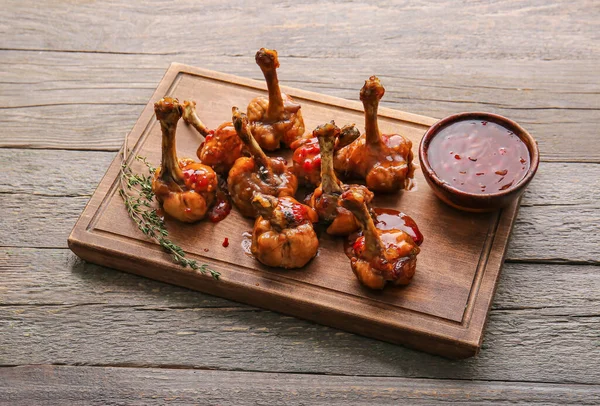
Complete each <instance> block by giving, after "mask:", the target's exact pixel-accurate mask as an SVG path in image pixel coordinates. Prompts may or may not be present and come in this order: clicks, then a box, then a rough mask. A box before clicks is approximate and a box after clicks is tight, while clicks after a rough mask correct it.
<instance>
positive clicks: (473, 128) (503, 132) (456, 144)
mask: <svg viewBox="0 0 600 406" xmlns="http://www.w3.org/2000/svg"><path fill="white" fill-rule="evenodd" d="M427 159H428V161H429V165H430V166H431V169H433V171H434V172H435V173H436V175H437V176H438V178H440V179H441V180H442V181H443V182H445V183H446V184H448V185H449V186H452V187H454V188H456V189H458V190H462V191H464V192H467V193H473V194H487V193H496V192H500V191H502V190H506V189H508V188H510V187H511V186H513V185H515V184H517V183H518V182H519V181H520V180H521V179H523V177H525V174H526V173H527V171H528V170H529V165H530V157H529V151H528V150H527V146H526V145H525V143H524V142H523V141H522V140H521V139H520V138H519V136H518V135H516V134H515V133H513V132H512V131H511V130H509V129H507V128H505V127H503V126H501V125H499V124H496V123H493V122H491V121H479V120H464V121H459V122H456V123H452V124H450V125H448V126H447V127H444V128H442V129H441V130H440V132H439V133H438V134H437V135H436V136H435V137H433V139H432V140H431V142H430V144H429V147H428V148H427Z"/></svg>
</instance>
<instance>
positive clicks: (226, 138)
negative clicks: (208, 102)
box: [183, 100, 244, 174]
mask: <svg viewBox="0 0 600 406" xmlns="http://www.w3.org/2000/svg"><path fill="white" fill-rule="evenodd" d="M183 119H184V121H185V122H186V123H188V124H189V125H191V126H193V127H194V128H195V129H196V130H197V131H198V132H199V133H200V134H201V135H203V136H204V142H203V143H202V144H200V146H199V147H198V151H196V155H198V159H200V162H202V163H203V164H205V165H208V166H210V167H212V168H213V169H214V170H215V172H217V173H219V174H227V172H228V171H229V170H230V169H231V167H232V166H233V164H234V163H235V161H236V160H237V159H238V158H239V157H241V156H242V155H243V153H244V143H243V142H242V140H240V137H238V135H237V133H236V132H235V128H233V124H232V123H231V122H225V123H223V124H221V125H220V126H219V127H218V128H217V129H216V130H214V131H213V130H209V129H208V127H206V126H205V125H204V123H203V122H202V120H200V117H198V114H197V113H196V102H195V101H188V100H185V101H184V102H183Z"/></svg>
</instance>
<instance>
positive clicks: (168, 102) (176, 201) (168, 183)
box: [152, 97, 217, 223]
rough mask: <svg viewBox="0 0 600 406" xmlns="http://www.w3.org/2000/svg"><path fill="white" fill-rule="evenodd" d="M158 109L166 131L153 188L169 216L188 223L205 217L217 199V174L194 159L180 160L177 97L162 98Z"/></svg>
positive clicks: (157, 105) (163, 131)
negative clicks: (176, 142) (177, 146)
mask: <svg viewBox="0 0 600 406" xmlns="http://www.w3.org/2000/svg"><path fill="white" fill-rule="evenodd" d="M154 112H155V113H156V118H157V120H158V121H160V127H161V130H162V161H161V166H160V167H159V168H158V169H157V170H156V172H155V173H154V178H153V180H152V190H153V192H154V194H155V195H156V199H157V200H158V202H159V203H160V204H161V205H162V207H163V210H164V211H165V213H167V214H168V215H170V216H172V217H174V218H176V219H177V220H180V221H185V222H188V223H191V222H194V221H198V220H201V219H203V218H204V216H205V215H206V212H207V211H208V209H209V208H210V207H211V205H212V204H213V203H214V201H215V193H216V190H217V174H216V173H215V172H214V171H213V170H212V168H211V167H210V166H206V165H203V164H201V163H197V162H194V161H193V160H192V159H189V158H183V159H177V151H176V145H175V133H176V130H177V122H178V121H179V119H180V118H181V114H182V108H181V105H180V104H179V102H178V100H177V99H172V98H170V97H165V98H163V99H161V100H159V101H158V102H156V103H155V104H154Z"/></svg>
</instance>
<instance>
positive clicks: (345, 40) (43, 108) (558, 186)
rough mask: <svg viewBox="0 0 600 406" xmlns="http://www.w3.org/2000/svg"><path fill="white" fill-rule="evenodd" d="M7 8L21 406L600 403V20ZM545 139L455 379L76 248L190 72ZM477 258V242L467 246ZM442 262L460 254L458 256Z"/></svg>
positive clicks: (0, 379)
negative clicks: (368, 87) (95, 206)
mask: <svg viewBox="0 0 600 406" xmlns="http://www.w3.org/2000/svg"><path fill="white" fill-rule="evenodd" d="M559 3H560V2H547V1H545V0H524V1H519V0H514V1H506V2H495V1H490V2H467V1H465V2H450V1H429V2H428V1H415V2H408V1H401V2H397V3H392V2H383V3H381V4H379V5H375V4H371V2H363V1H360V2H341V1H328V2H318V1H308V0H307V1H304V0H297V1H293V2H289V1H283V2H274V4H269V3H267V2H263V1H255V2H253V3H252V5H251V6H249V5H246V4H245V2H235V3H233V4H225V3H224V2H221V1H207V2H195V1H185V2H177V3H175V2H171V1H153V2H147V3H145V4H142V3H141V2H130V1H122V0H115V1H110V2H102V3H101V2H94V1H55V2H47V3H46V2H43V3H40V2H33V1H30V0H20V1H12V0H9V1H4V2H3V7H2V8H3V10H2V13H0V34H1V36H0V38H1V40H0V55H1V58H0V63H1V64H2V70H0V123H1V126H2V135H1V136H0V163H1V169H0V213H2V220H1V221H0V231H1V232H0V365H1V366H3V367H4V368H1V369H0V403H2V404H7V405H8V404H9V405H21V404H22V405H32V404H45V403H48V404H65V403H66V404H70V403H81V404H119V403H127V404H144V405H147V404H163V403H172V404H189V403H199V404H207V403H210V404H238V405H239V404H259V403H262V404H273V403H277V404H282V403H290V404H296V403H300V404H313V403H319V402H321V403H323V404H328V405H335V404H348V403H350V404H352V403H378V404H399V403H408V404H418V403H426V404H431V403H436V402H439V403H443V402H456V403H470V402H471V403H475V404H482V403H488V402H500V403H511V402H524V403H536V402H540V403H556V404H565V403H572V404H592V403H596V402H600V268H599V265H600V226H599V224H600V165H599V163H600V142H599V137H600V136H599V135H598V126H599V125H600V45H599V44H600V3H598V1H594V0H589V1H571V2H563V4H559ZM261 46H266V47H269V48H275V49H277V50H278V51H279V53H280V60H281V69H280V79H281V80H282V82H283V83H285V84H287V85H290V86H293V87H298V88H302V89H306V90H311V91H316V92H322V93H325V94H328V95H333V96H339V97H344V98H348V99H357V97H358V89H360V87H361V85H362V83H363V81H364V79H365V78H367V77H368V76H370V75H371V74H377V75H379V76H380V78H381V79H382V81H383V82H384V84H385V86H386V89H387V92H386V96H385V98H384V101H383V105H385V106H387V107H392V108H397V109H400V110H404V111H409V112H413V113H418V114H423V115H429V116H433V117H443V116H445V115H448V114H451V113H454V112H458V111H467V110H484V111H491V112H494V113H499V114H503V115H506V116H508V117H511V118H513V119H515V120H517V121H518V122H519V123H521V124H522V125H523V126H524V127H525V128H527V129H528V130H529V131H530V132H531V133H532V134H533V135H534V137H536V138H537V140H538V142H539V146H540V150H541V156H542V161H543V162H542V163H541V165H540V168H539V171H538V175H537V177H536V178H535V180H534V181H533V182H532V184H531V186H530V187H529V189H528V191H527V192H526V194H525V196H524V199H523V204H522V208H521V211H520V214H519V217H518V220H517V223H516V225H515V228H514V231H513V237H512V240H511V243H510V248H509V250H508V254H507V258H506V263H505V265H504V268H503V274H502V277H501V280H500V283H499V288H498V292H497V294H496V298H495V300H494V304H493V308H492V310H491V315H490V322H489V325H488V327H487V331H486V337H485V341H484V347H483V349H482V351H481V353H480V354H479V355H478V356H477V357H474V358H472V359H468V360H463V361H449V360H446V359H443V358H440V357H436V356H431V355H427V354H424V353H421V352H417V351H413V350H409V349H406V348H403V347H399V346H394V345H391V344H386V343H383V342H379V341H375V340H371V339H367V338H363V337H359V336H356V335H352V334H348V333H344V332H341V331H338V330H335V329H332V328H327V327H323V326H320V325H316V324H312V323H309V322H305V321H302V320H298V319H295V318H292V317H286V316H283V315H280V314H277V313H273V312H270V311H265V310H261V309H256V308H252V307H249V306H245V305H240V304H238V303H235V302H231V301H227V300H223V299H219V298H216V297H211V296H208V295H204V294H200V293H197V292H193V291H189V290H186V289H181V288H176V287H173V286H169V285H166V284H162V283H158V282H154V281H151V280H148V279H144V278H140V277H136V276H132V275H129V274H126V273H122V272H118V271H115V270H111V269H107V268H102V267H98V266H95V265H92V264H88V263H85V262H83V261H81V260H79V259H78V258H77V257H76V256H75V255H73V254H72V253H71V252H70V251H69V250H68V249H67V244H66V239H67V236H68V234H69V232H70V230H71V228H72V226H73V224H74V223H75V220H76V219H77V217H78V216H79V214H80V213H81V211H82V209H83V207H84V205H85V204H86V202H87V200H88V199H89V197H90V195H91V194H92V192H93V191H94V188H95V187H96V185H97V184H98V182H99V180H100V178H101V177H102V175H103V173H104V171H105V169H106V168H107V166H108V164H109V162H110V161H111V160H112V159H113V157H114V156H115V154H116V151H117V150H118V149H119V147H120V145H121V143H122V141H123V137H124V135H125V134H126V133H127V132H128V131H129V130H130V129H131V127H132V126H133V124H134V122H135V121H136V119H137V117H138V115H139V114H140V112H141V110H142V108H143V106H144V105H145V104H146V103H147V101H148V99H149V97H150V95H151V94H152V91H153V89H154V88H155V87H156V85H157V84H158V82H159V81H160V79H161V77H162V75H163V74H164V72H165V70H166V69H167V67H168V66H169V64H170V63H171V62H173V61H177V62H182V63H187V64H190V65H195V66H200V67H204V68H208V69H213V70H218V71H223V72H227V73H232V74H237V75H241V76H245V77H250V78H255V79H261V77H262V76H261V73H260V71H259V69H258V68H257V66H256V65H255V64H254V58H253V56H254V53H255V52H256V50H257V49H258V48H260V47H261ZM457 243H460V242H457ZM440 254H442V253H440Z"/></svg>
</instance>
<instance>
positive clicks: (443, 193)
mask: <svg viewBox="0 0 600 406" xmlns="http://www.w3.org/2000/svg"><path fill="white" fill-rule="evenodd" d="M465 120H483V121H488V122H492V123H496V124H498V125H501V126H502V127H505V128H507V129H509V130H510V131H512V132H513V133H514V134H515V135H517V136H518V137H519V138H520V139H521V141H523V142H524V143H525V145H526V146H527V151H528V152H529V161H530V162H529V170H528V171H527V172H526V173H525V176H523V178H522V179H521V180H520V181H518V182H517V183H515V184H514V185H512V186H510V187H509V188H508V189H506V190H502V191H498V192H492V193H485V194H475V193H469V192H465V191H462V190H460V189H457V188H455V187H453V186H451V185H449V184H448V183H447V182H445V181H443V180H441V179H440V178H439V177H438V176H437V174H436V173H435V172H434V171H433V169H432V168H431V166H430V165H429V161H428V156H427V152H428V148H429V144H430V143H431V140H433V138H434V137H435V136H436V135H437V134H438V133H439V132H440V130H442V129H443V128H446V127H447V126H449V125H451V124H454V123H457V122H460V121H465ZM419 160H420V161H421V168H422V169H423V175H424V176H425V179H426V180H427V183H428V184H429V186H430V187H431V188H432V189H433V191H434V192H435V194H436V196H437V197H439V198H440V199H441V200H442V201H443V202H445V203H446V204H448V205H450V206H452V207H454V208H457V209H459V210H464V211H470V212H489V211H494V210H497V209H499V208H502V207H506V206H508V205H509V204H510V203H511V202H512V201H514V200H515V199H517V198H518V197H519V196H520V195H521V194H522V193H523V192H524V191H525V188H526V187H527V185H528V184H529V182H531V179H533V176H534V175H535V172H536V171H537V168H538V165H539V162H540V157H539V150H538V146H537V142H536V141H535V139H534V138H533V137H532V136H531V135H530V134H529V133H528V132H527V131H526V130H525V129H524V128H523V127H521V126H520V125H519V124H517V123H516V122H514V121H513V120H510V119H508V118H506V117H503V116H500V115H498V114H493V113H483V112H467V113H457V114H453V115H451V116H448V117H446V118H443V119H441V120H440V121H438V122H437V123H435V124H434V125H432V126H431V127H430V128H429V129H428V130H427V131H426V132H425V135H423V139H422V140H421V144H420V145H419Z"/></svg>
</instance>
